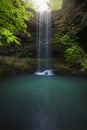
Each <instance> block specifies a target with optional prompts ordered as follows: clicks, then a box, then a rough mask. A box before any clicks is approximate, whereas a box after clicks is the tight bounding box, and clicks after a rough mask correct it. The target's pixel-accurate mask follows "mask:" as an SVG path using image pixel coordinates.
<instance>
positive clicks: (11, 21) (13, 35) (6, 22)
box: [0, 0, 33, 45]
mask: <svg viewBox="0 0 87 130" xmlns="http://www.w3.org/2000/svg"><path fill="white" fill-rule="evenodd" d="M29 7H30V5H29V4H28V3H27V2H23V1H22V0H0V45H6V44H10V43H16V44H18V45H19V44H20V39H19V38H18V37H17V34H18V33H19V32H20V31H21V32H23V33H25V34H26V35H28V36H30V34H29V33H28V32H27V25H26V23H25V21H26V20H30V18H31V17H33V13H32V12H29V11H27V8H29Z"/></svg>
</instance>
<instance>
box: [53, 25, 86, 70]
mask: <svg viewBox="0 0 87 130" xmlns="http://www.w3.org/2000/svg"><path fill="white" fill-rule="evenodd" d="M78 32H79V29H78V28H76V27H75V26H74V25H71V26H70V27H68V30H67V32H66V33H58V34H56V35H55V36H54V43H55V44H56V47H57V48H58V49H60V48H61V52H62V53H63V55H64V59H65V61H66V62H67V63H68V64H70V65H73V66H80V67H82V68H81V70H82V71H84V70H87V58H86V54H85V52H84V50H83V49H82V48H81V47H80V45H79V43H78Z"/></svg>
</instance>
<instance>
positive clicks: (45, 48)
mask: <svg viewBox="0 0 87 130" xmlns="http://www.w3.org/2000/svg"><path fill="white" fill-rule="evenodd" d="M36 16H37V53H38V70H37V72H36V74H37V75H53V73H52V70H51V11H50V10H44V11H37V13H36Z"/></svg>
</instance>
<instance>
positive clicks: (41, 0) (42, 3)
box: [34, 0, 48, 11]
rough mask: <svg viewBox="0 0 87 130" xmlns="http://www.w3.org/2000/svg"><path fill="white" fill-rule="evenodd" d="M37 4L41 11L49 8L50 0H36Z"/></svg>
mask: <svg viewBox="0 0 87 130" xmlns="http://www.w3.org/2000/svg"><path fill="white" fill-rule="evenodd" d="M34 2H35V6H36V7H37V8H38V9H37V10H39V11H44V10H48V5H47V2H48V0H34Z"/></svg>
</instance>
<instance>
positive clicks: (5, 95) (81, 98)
mask: <svg viewBox="0 0 87 130" xmlns="http://www.w3.org/2000/svg"><path fill="white" fill-rule="evenodd" d="M0 130H87V80H86V79H81V78H76V77H66V76H60V75H58V76H49V77H48V76H35V75H31V76H28V75H27V76H17V77H12V78H6V79H1V80H0Z"/></svg>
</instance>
